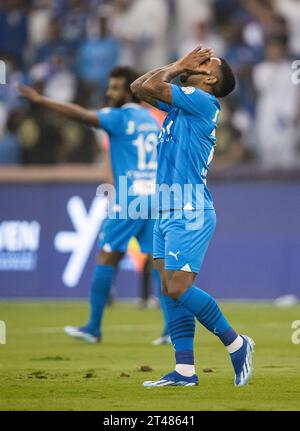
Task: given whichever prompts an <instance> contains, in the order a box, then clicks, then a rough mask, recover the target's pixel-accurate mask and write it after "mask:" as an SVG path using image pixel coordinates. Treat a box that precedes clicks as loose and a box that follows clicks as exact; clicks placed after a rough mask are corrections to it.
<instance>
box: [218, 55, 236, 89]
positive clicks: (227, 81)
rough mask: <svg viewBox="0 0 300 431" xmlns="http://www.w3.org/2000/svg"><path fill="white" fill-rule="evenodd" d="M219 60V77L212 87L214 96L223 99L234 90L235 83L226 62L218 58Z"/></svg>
mask: <svg viewBox="0 0 300 431" xmlns="http://www.w3.org/2000/svg"><path fill="white" fill-rule="evenodd" d="M220 60H221V64H220V77H219V81H218V82H217V83H216V85H215V86H214V95H215V96H216V97H225V96H228V94H230V93H231V92H232V91H233V90H234V89H235V85H236V81H235V77H234V74H233V71H232V69H231V67H230V66H229V64H228V63H227V61H226V60H224V58H220Z"/></svg>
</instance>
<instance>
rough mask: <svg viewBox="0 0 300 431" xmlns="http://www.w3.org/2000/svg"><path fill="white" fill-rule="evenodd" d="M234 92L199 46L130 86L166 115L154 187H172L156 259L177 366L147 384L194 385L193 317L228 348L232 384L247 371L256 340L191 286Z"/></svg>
mask: <svg viewBox="0 0 300 431" xmlns="http://www.w3.org/2000/svg"><path fill="white" fill-rule="evenodd" d="M175 79H177V80H178V81H177V82H179V85H176V84H174V80H175ZM234 87H235V78H234V75H233V73H232V70H231V68H230V67H229V65H228V64H227V63H226V62H225V61H224V60H223V59H220V58H216V57H214V56H213V51H212V49H202V47H201V46H198V47H197V48H196V49H195V50H193V51H192V52H191V53H189V54H188V55H186V56H185V57H183V58H182V59H180V60H178V61H177V62H175V63H174V64H171V65H169V66H166V67H164V68H161V69H159V70H155V71H151V72H149V73H147V74H146V75H144V76H143V77H141V78H139V79H138V80H137V81H135V82H134V83H133V84H132V90H133V92H134V93H135V94H136V95H138V96H139V97H140V98H141V99H143V100H146V101H147V102H149V103H152V104H154V105H156V106H158V107H159V108H161V109H164V110H165V111H167V112H168V116H167V118H166V120H165V122H164V125H163V128H162V132H161V134H160V142H159V150H158V152H159V155H158V170H157V183H158V185H159V186H160V190H161V189H162V186H164V187H165V188H166V187H167V188H169V189H170V187H172V189H173V192H172V193H171V194H170V195H169V199H165V197H164V196H163V194H162V193H160V196H159V218H158V220H157V222H156V225H155V228H154V258H155V259H156V266H157V268H158V269H159V271H160V275H161V279H162V282H163V289H164V290H163V293H164V295H166V301H167V306H168V313H169V322H168V323H169V331H170V335H171V339H172V344H173V347H174V350H175V359H176V368H175V371H173V372H171V373H169V374H167V375H165V376H164V377H162V378H161V379H159V380H157V381H147V382H144V386H146V387H156V386H168V385H172V386H194V385H197V384H198V376H197V375H196V373H195V368H194V334H195V317H196V319H198V321H199V322H200V323H201V324H202V325H204V326H205V327H206V328H207V329H208V330H209V331H211V332H212V333H214V334H215V335H216V336H217V337H219V339H220V340H221V341H222V343H223V344H224V345H225V346H226V348H227V350H228V352H229V353H230V357H231V360H232V364H233V367H234V371H235V385H236V386H243V385H245V384H247V383H248V381H249V379H250V377H251V374H252V351H253V346H254V342H253V340H252V339H251V338H249V337H246V336H241V335H239V334H238V333H236V331H235V330H234V329H233V328H232V327H231V326H230V324H229V323H228V321H227V320H226V319H225V317H224V315H223V313H222V311H221V310H220V308H219V307H218V305H217V303H216V301H215V300H214V299H213V298H212V297H211V296H210V295H209V294H208V293H206V292H204V291H203V290H201V289H199V288H198V287H196V286H194V285H193V283H194V280H195V277H196V274H197V273H198V272H199V269H200V267H201V265H202V263H203V259H204V256H205V254H206V251H207V248H208V245H209V243H210V240H211V237H212V235H213V232H214V230H215V225H216V215H215V211H214V206H213V202H212V198H211V195H210V193H209V191H208V189H207V186H206V176H207V171H208V169H209V164H210V162H211V160H212V158H213V151H214V146H215V143H216V134H215V131H216V127H217V119H218V114H219V111H220V104H219V100H218V99H219V98H222V97H225V96H227V95H228V94H229V93H231V92H232V91H233V89H234ZM216 270H217V268H216Z"/></svg>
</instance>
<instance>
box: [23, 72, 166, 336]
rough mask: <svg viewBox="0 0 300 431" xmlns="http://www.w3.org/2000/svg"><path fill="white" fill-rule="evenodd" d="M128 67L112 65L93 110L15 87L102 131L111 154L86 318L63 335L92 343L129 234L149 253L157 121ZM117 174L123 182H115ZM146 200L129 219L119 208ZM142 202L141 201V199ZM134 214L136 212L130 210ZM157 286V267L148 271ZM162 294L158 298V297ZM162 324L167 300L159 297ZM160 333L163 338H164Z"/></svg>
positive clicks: (150, 250) (25, 94)
mask: <svg viewBox="0 0 300 431" xmlns="http://www.w3.org/2000/svg"><path fill="white" fill-rule="evenodd" d="M137 76H138V75H137V74H136V72H135V71H134V70H133V69H131V68H130V67H126V66H120V67H116V68H115V69H112V71H111V72H110V76H109V86H108V90H107V99H108V104H109V107H107V108H103V109H100V110H98V111H94V110H89V109H86V108H83V107H81V106H78V105H76V104H72V103H63V102H60V101H55V100H52V99H49V98H47V97H44V96H42V95H40V94H39V93H37V92H36V91H35V90H34V89H33V88H30V87H28V86H24V85H19V88H18V90H19V92H20V94H21V95H23V96H24V97H27V98H28V99H29V100H31V101H32V102H34V103H38V104H40V105H41V106H43V107H45V108H48V109H52V110H54V111H56V112H57V113H60V114H63V115H65V116H67V117H69V118H71V119H73V120H77V121H80V122H83V123H84V124H86V125H88V126H92V127H95V128H101V129H103V130H105V131H106V132H107V133H108V135H109V138H110V156H111V164H112V170H113V175H114V179H115V193H116V196H115V202H113V203H112V204H111V207H110V208H109V212H108V216H107V218H106V220H105V221H104V222H103V225H102V227H101V232H100V235H99V236H100V241H99V253H98V256H97V264H96V267H95V270H94V276H93V281H92V286H91V290H90V319H89V321H88V323H87V324H86V325H84V326H81V327H73V326H66V327H65V332H66V334H68V335H70V336H72V337H74V338H78V339H81V340H84V341H86V342H89V343H96V342H98V341H100V339H101V335H102V334H101V322H102V317H103V312H104V309H105V306H106V304H107V301H108V297H109V291H110V289H111V286H112V282H113V278H114V276H115V274H116V271H117V268H118V264H119V262H120V260H121V259H122V257H123V256H124V254H125V252H126V250H127V246H128V243H129V241H130V239H131V238H132V237H133V236H134V237H136V239H137V240H138V242H139V245H140V248H141V251H142V252H144V253H147V254H152V248H153V227H154V222H155V220H154V219H153V218H151V214H150V212H151V206H150V203H151V202H153V200H151V194H154V192H155V177H156V169H157V142H158V132H159V126H158V123H157V121H156V119H154V117H153V116H152V115H151V113H150V111H149V110H148V109H147V108H145V107H143V106H141V105H140V100H139V99H137V98H136V97H135V96H134V95H133V93H132V92H131V89H130V84H131V83H132V82H133V81H134V80H135V79H136V78H137ZM120 178H122V179H123V181H126V182H124V183H123V184H124V187H123V188H122V185H121V189H120V187H119V181H120ZM136 198H139V201H140V202H142V201H143V200H144V201H145V200H146V202H144V204H146V206H145V207H147V208H148V209H149V213H147V214H142V217H141V218H136V219H135V218H132V217H131V215H130V214H129V211H127V210H126V213H124V211H125V209H124V207H123V208H122V205H123V203H124V200H127V202H126V205H127V208H128V209H129V208H130V203H132V202H133V201H134V199H136ZM141 205H143V203H141ZM135 217H136V214H135ZM153 275H154V277H155V278H156V281H157V283H159V285H160V280H159V274H158V272H157V270H155V271H154V272H153ZM161 299H163V298H161ZM161 306H162V310H163V314H164V316H165V328H166V327H167V326H166V304H165V303H164V301H161ZM168 338H169V337H168V334H167V333H166V332H164V337H162V343H164V342H167V339H168Z"/></svg>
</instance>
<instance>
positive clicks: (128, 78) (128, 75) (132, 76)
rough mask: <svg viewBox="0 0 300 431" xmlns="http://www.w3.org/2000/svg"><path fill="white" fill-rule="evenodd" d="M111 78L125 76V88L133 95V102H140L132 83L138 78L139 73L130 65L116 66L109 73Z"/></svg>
mask: <svg viewBox="0 0 300 431" xmlns="http://www.w3.org/2000/svg"><path fill="white" fill-rule="evenodd" d="M109 77H110V78H124V79H125V90H126V91H128V93H130V94H131V95H132V100H133V102H136V103H140V99H138V98H137V97H136V96H135V95H134V94H133V93H132V91H131V89H130V85H131V84H132V83H133V82H134V81H135V80H136V79H138V77H139V75H138V73H137V72H136V71H135V70H134V69H133V68H132V67H129V66H118V67H114V68H113V69H112V70H111V71H110V74H109Z"/></svg>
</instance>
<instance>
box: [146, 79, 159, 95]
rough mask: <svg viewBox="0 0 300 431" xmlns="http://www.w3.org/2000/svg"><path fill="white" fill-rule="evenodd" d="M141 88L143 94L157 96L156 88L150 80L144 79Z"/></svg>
mask: <svg viewBox="0 0 300 431" xmlns="http://www.w3.org/2000/svg"><path fill="white" fill-rule="evenodd" d="M142 90H143V92H144V93H145V94H147V95H148V96H151V97H156V96H157V89H156V87H155V86H154V85H153V84H152V82H151V81H150V80H148V81H145V82H144V83H143V84H142Z"/></svg>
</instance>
